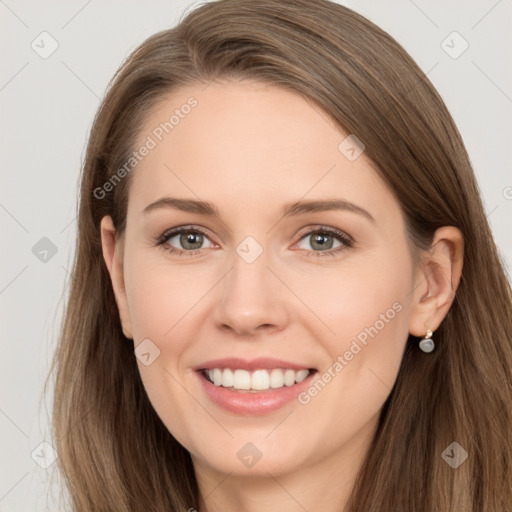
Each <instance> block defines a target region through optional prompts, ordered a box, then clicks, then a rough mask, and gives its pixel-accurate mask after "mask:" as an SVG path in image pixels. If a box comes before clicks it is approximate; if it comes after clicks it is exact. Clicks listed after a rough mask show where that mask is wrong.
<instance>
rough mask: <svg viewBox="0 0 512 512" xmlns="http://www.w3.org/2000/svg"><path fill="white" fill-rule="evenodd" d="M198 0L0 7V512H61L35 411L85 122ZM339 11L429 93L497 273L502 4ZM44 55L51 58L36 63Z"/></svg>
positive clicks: (506, 137)
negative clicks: (490, 242)
mask: <svg viewBox="0 0 512 512" xmlns="http://www.w3.org/2000/svg"><path fill="white" fill-rule="evenodd" d="M256 1H257V0H256ZM199 3H200V2H198V1H196V2H190V1H176V0H172V1H171V0H168V1H162V0H160V1H157V0H152V1H150V2H142V1H140V2H135V1H133V0H132V1H126V0H123V1H120V0H117V1H109V2H107V1H104V2H101V3H100V2H99V1H98V0H89V1H87V0H83V1H62V2H57V1H47V2H36V1H32V2H22V1H21V0H5V1H3V0H0V23H1V27H0V37H1V44H2V50H3V51H2V54H3V55H2V61H1V69H0V106H1V130H2V132H1V137H0V144H1V150H2V168H1V187H0V226H1V235H2V245H1V247H2V251H1V256H2V262H1V267H0V268H1V273H0V302H1V324H0V325H1V335H2V338H1V343H2V345H1V346H2V351H1V358H0V364H1V367H0V372H1V373H0V374H1V387H0V390H1V391H0V433H1V435H0V464H1V468H0V511H2V512H14V511H20V512H21V511H23V512H25V511H28V510H31V511H43V510H64V509H63V508H60V509H59V508H58V506H57V505H56V504H55V503H54V500H53V498H52V497H51V493H50V492H49V491H50V485H49V483H48V482H49V477H50V475H51V474H52V473H53V472H54V470H55V467H56V464H55V463H53V464H50V463H51V462H52V455H53V453H52V448H51V447H50V446H48V445H45V444H42V445H41V443H44V442H45V441H46V442H48V441H51V439H50V437H49V435H48V428H49V427H48V425H49V423H48V415H49V413H50V410H51V389H50V392H49V393H48V395H47V397H46V399H45V401H43V400H42V396H41V394H42V385H43V383H44V380H45V378H46V375H47V371H48V365H49V361H50V358H51V356H52V353H53V349H54V346H55V341H56V334H57V332H58V326H59V322H60V318H61V307H62V298H63V297H64V295H63V294H64V289H65V285H66V280H67V278H68V269H70V268H71V261H72V253H73V250H74V238H75V235H76V229H75V228H76V222H75V217H76V213H75V211H76V210H75V209H76V197H77V184H78V183H77V179H78V173H79V170H80V165H81V162H82V158H83V156H84V152H85V145H86V141H87V137H88V132H89V129H90V127H91V124H92V120H93V116H94V114H95V112H96V110H97V108H98V106H99V103H100V99H101V98H102V97H103V94H104V92H105V88H106V86H107V83H108V81H109V80H110V78H111V77H112V75H113V74H114V72H115V71H116V69H117V68H118V67H119V66H120V64H121V63H122V61H123V60H124V59H125V57H126V56H127V55H128V54H129V53H130V52H131V51H132V50H133V49H134V48H135V47H136V46H137V45H138V44H139V43H141V42H142V41H143V40H144V39H146V38H147V37H148V36H149V35H151V34H153V33H155V32H157V31H159V30H162V29H166V28H169V27H171V26H173V25H174V24H176V23H177V21H178V20H179V18H180V17H181V16H182V15H183V13H184V12H185V11H187V12H188V11H189V10H190V9H192V7H194V6H197V5H199ZM340 3H343V4H344V5H347V6H349V7H351V8H353V9H354V10H356V11H358V12H360V13H361V14H363V15H365V16H366V17H368V18H369V19H370V20H372V21H373V22H375V23H376V24H377V25H379V26H380V27H382V28H383V29H385V30H387V31H388V32H389V33H390V34H391V35H392V36H393V37H395V38H396V39H397V40H398V41H399V42H400V43H401V44H402V45H403V46H404V47H405V49H406V50H407V51H408V52H409V53H410V54H411V55H412V57H413V58H414V59H415V60H416V62H417V63H418V64H419V65H420V67H421V68H422V69H423V70H424V71H425V72H426V73H427V74H428V77H429V79H430V80H431V81H432V82H433V84H434V85H435V86H436V88H437V89H438V91H439V92H440V94H441V96H442V97H443V99H444V100H445V102H446V104H447V106H448V109H449V110H450V112H451V114H452V115H453V117H454V119H455V122H456V123H457V125H458V127H459V130H460V132H461V134H462V136H463V139H464V141H465V144H466V147H467V149H468V152H469V155H470V158H471V161H472V163H473V166H474V169H475V173H476V174H477V178H478V181H479V184H480V187H481V191H482V195H483V199H484V202H485V206H486V211H487V213H488V219H489V221H490V224H491V226H492V229H493V232H494V235H495V239H496V242H497V244H498V246H499V248H500V251H501V254H502V257H503V259H504V261H505V263H506V265H507V266H508V269H509V270H508V272H509V274H510V268H511V266H510V265H511V263H512V236H511V235H510V220H511V218H512V215H511V213H512V173H511V163H512V150H511V142H512V122H511V119H512V116H511V114H512V66H511V62H510V51H511V49H512V44H511V42H512V36H511V28H512V0H499V1H496V0H473V1H467V0H466V1H463V0H457V1H450V2H448V1H426V0H415V1H412V0H395V1H389V2H384V1H378V0H374V1H371V0H361V1H345V2H340ZM454 31H456V32H458V34H459V35H457V34H453V32H454ZM42 32H47V33H48V34H49V35H48V34H43V35H41V33H42ZM54 41H55V42H54ZM443 41H444V42H443ZM52 44H54V45H55V44H58V47H57V49H56V50H55V51H54V53H52V54H51V55H49V56H47V55H44V52H49V51H50V50H51V48H52V46H51V45H52ZM466 44H468V45H469V46H468V48H467V49H466V50H465V51H464V52H463V53H461V54H460V55H459V53H460V52H461V51H462V50H463V49H464V47H465V45H466ZM41 54H43V55H41ZM450 54H451V55H450ZM43 57H46V58H43ZM425 201H428V198H427V197H426V198H425ZM43 238H46V239H48V240H43V241H41V239H43ZM45 250H46V251H48V252H46V253H45V252H44V251H45ZM45 466H48V468H45Z"/></svg>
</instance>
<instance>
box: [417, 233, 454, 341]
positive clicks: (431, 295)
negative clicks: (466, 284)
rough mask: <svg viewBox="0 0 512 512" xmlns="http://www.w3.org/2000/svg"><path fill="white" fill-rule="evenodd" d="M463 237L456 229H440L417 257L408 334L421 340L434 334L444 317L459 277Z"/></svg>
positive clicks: (452, 298) (450, 303)
mask: <svg viewBox="0 0 512 512" xmlns="http://www.w3.org/2000/svg"><path fill="white" fill-rule="evenodd" d="M463 259H464V237H463V236H462V233H461V232H460V230H459V229H457V228H456V227H453V226H443V227H442V228H439V229H438V230H437V231H436V232H435V233H434V237H433V240H432V245H431V247H430V249H429V250H428V251H426V252H425V253H424V254H423V255H422V257H421V260H422V262H421V264H420V266H419V268H418V270H417V272H416V278H415V283H414V289H413V292H412V293H413V303H412V308H411V315H410V317H409V332H410V333H411V334H412V335H413V336H418V337H423V336H425V334H426V333H427V326H426V323H428V328H429V329H430V330H431V331H432V332H434V331H435V330H436V329H437V328H438V327H439V325H440V324H441V322H442V321H443V319H444V318H445V316H446V315H447V313H448V311H449V309H450V307H451V305H452V303H453V300H454V299H455V292H456V290H457V288H458V286H459V282H460V277H461V275H462V264H463Z"/></svg>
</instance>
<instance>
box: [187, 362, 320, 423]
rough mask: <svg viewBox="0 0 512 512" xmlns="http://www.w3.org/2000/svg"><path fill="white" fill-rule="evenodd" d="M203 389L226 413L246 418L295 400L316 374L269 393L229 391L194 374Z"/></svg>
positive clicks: (200, 375) (198, 374)
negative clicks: (241, 415)
mask: <svg viewBox="0 0 512 512" xmlns="http://www.w3.org/2000/svg"><path fill="white" fill-rule="evenodd" d="M196 373H197V376H198V377H199V380H200V381H201V384H202V385H203V389H204V390H205V392H206V394H207V395H208V397H209V398H210V400H211V401H212V402H214V403H215V404H217V405H218V406H220V407H222V408H223V409H226V410H227V411H230V412H234V413H236V414H243V415H247V416H259V415H262V414H267V413H270V412H274V411H277V410H278V409H280V408H281V407H284V406H285V405H286V404H288V403H289V402H291V401H292V400H293V399H294V398H297V396H298V395H299V393H301V392H303V391H304V390H305V389H306V388H307V387H308V386H310V384H311V380H312V378H313V377H314V375H315V374H316V373H317V372H311V373H310V374H309V375H308V376H307V377H306V378H305V379H304V380H303V381H302V382H299V383H296V384H294V385H293V386H283V387H282V388H278V389H271V390H269V391H258V392H256V393H253V392H250V393H249V392H243V391H231V390H230V389H228V388H224V387H222V386H216V385H215V384H213V383H212V382H210V381H209V380H207V379H206V377H204V376H203V375H202V373H201V372H200V371H198V372H196Z"/></svg>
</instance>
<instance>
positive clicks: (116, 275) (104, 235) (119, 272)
mask: <svg viewBox="0 0 512 512" xmlns="http://www.w3.org/2000/svg"><path fill="white" fill-rule="evenodd" d="M100 231H101V245H102V251H103V259H104V260H105V264H106V266H107V269H108V272H109V274H110V279H111V282H112V288H113V290H114V296H115V300H116V304H117V309H118V310H119V318H120V321H121V326H122V328H123V334H124V335H125V336H126V337H127V338H129V339H132V338H133V336H132V326H131V320H130V314H129V310H128V301H127V298H126V289H125V285H124V276H123V264H122V260H121V257H120V251H121V249H122V246H121V243H120V241H119V240H118V239H117V237H116V229H115V226H114V223H113V221H112V218H111V217H110V216H108V215H107V216H105V217H103V219H101V225H100Z"/></svg>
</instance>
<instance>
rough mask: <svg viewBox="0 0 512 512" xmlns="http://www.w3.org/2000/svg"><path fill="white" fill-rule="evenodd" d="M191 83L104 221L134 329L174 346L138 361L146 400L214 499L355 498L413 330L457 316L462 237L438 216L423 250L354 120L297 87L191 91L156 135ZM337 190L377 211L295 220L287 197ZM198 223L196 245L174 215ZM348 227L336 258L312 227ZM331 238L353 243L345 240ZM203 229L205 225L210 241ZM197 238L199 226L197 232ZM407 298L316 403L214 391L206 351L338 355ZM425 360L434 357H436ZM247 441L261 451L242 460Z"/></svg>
mask: <svg viewBox="0 0 512 512" xmlns="http://www.w3.org/2000/svg"><path fill="white" fill-rule="evenodd" d="M190 96H194V97H195V98H196V99H197V100H198V105H197V107H195V109H193V110H192V112H191V113H190V114H189V115H188V116H186V117H185V118H184V119H182V120H180V123H179V125H177V126H176V127H175V128H174V129H173V130H172V131H171V132H169V134H167V135H166V136H165V137H164V138H163V140H162V142H160V143H159V144H158V145H157V146H156V147H155V148H154V149H152V150H151V151H150V152H149V154H148V155H147V156H146V157H145V158H144V159H143V160H142V161H141V162H140V163H139V164H138V165H137V167H136V168H135V169H134V170H133V171H132V175H131V179H132V182H131V185H130V192H129V201H128V214H127V228H126V232H125V233H123V236H116V232H115V229H114V226H113V224H112V220H111V218H110V217H105V218H104V219H103V220H102V223H101V234H102V244H103V254H104V259H105V262H106V265H107V267H108V270H109V272H110V275H111V278H112V285H113V288H114V292H115V297H116V302H117V305H118V309H119V313H120V318H121V323H122V326H123V332H124V334H125V336H127V337H128V338H130V339H133V340H134V346H135V347H137V346H138V345H139V344H140V343H141V342H142V341H143V340H145V339H148V338H149V339H150V340H151V341H152V342H153V343H154V344H155V345H156V346H157V347H158V348H159V350H160V355H159V357H157V358H156V359H155V360H154V362H153V363H152V364H150V365H149V366H145V365H143V364H141V362H140V361H139V360H138V365H139V369H140V374H141V377H142V379H143V383H144V386H145V388H146V390H147V393H148V396H149V399H150V401H151V403H152V405H153V407H154V408H155V410H156V412H157V413H158V415H159V416H160V418H161V419H162V421H163V422H164V424H165V425H166V426H167V428H168V429H169V431H170V432H171V433H172V435H173V436H174V437H175V438H176V439H177V440H178V441H179V442H180V443H181V444H182V445H183V446H185V447H186V448H187V450H188V451H189V452H190V454H191V456H192V460H193V463H194V468H195V472H196V475H197V479H198V484H199V488H200V491H201V495H202V496H206V498H205V500H204V502H203V503H202V505H201V510H202V511H203V510H208V511H217V510H219V511H221V510H222V511H228V512H229V511H231V510H233V511H235V510H237V511H238V510H244V511H248V512H250V511H261V510H266V511H269V512H272V511H274V510H276V511H277V510H279V511H282V510H287V511H295V510H297V511H299V510H300V511H303V510H304V509H306V510H323V511H334V510H340V505H341V504H343V503H345V502H346V500H347V497H348V493H349V492H350V490H351V488H352V486H353V483H354V479H355V476H356V471H357V469H358V467H359V465H360V464H361V462H362V460H363V457H364V455H365V453H366V451H367V450H368V446H369V443H370V441H371V439H372V436H373V434H374V432H375V428H376V424H377V420H378V415H379V412H380V410H381V408H382V405H383V404H384V402H385V400H386V398H387V397H388V395H389V393H390V391H391V388H392V386H393V384H394V382H395V379H396V376H397V373H398V369H399V366H400V362H401V358H402V354H403V351H404V347H405V343H406V341H407V337H408V335H409V333H411V334H413V335H415V336H424V335H425V333H426V322H428V324H429V326H430V328H431V330H432V331H434V336H433V338H434V340H435V330H436V329H437V327H438V326H439V324H440V323H441V322H442V320H443V318H444V317H445V316H446V314H447V312H448V310H449V308H450V306H451V304H452V301H453V299H454V293H455V290H456V289H457V286H458V283H459V279H460V275H461V270H462V253H463V239H462V235H461V233H460V231H458V230H457V229H456V228H454V227H450V226H447V227H443V228H440V229H439V230H438V231H437V232H436V234H435V237H434V240H433V244H432V249H431V250H429V251H424V252H422V253H421V263H420V264H419V265H417V266H416V267H415V266H414V265H413V259H412V254H413V253H412V251H413V249H412V248H411V247H410V245H409V242H408V240H407V238H406V235H405V224H404V218H403V215H402V212H401V209H400V205H399V203H398V202H397V200H396V199H395V197H394V196H393V194H392V192H391V191H390V190H389V189H388V188H387V186H386V185H385V183H384V182H383V180H382V179H381V178H380V177H379V175H378V174H377V172H376V171H375V168H374V165H373V164H372V163H371V162H370V161H369V160H368V159H366V157H365V154H364V153H363V154H362V155H361V156H360V157H359V158H357V159H356V160H355V161H353V162H351V161H349V160H348V159H347V158H346V157H345V156H344V154H342V153H341V152H340V151H339V150H338V146H339V144H340V142H341V141H342V140H343V139H344V138H345V137H346V136H347V135H348V134H346V133H343V132H342V131H341V130H340V129H339V128H337V127H336V126H335V125H334V124H333V123H332V122H331V121H330V120H329V119H328V116H327V115H326V114H325V112H323V111H322V110H321V109H319V108H318V107H317V106H315V105H313V104H312V103H310V102H307V101H306V100H304V99H303V98H301V97H300V96H298V95H296V94H294V93H291V92H289V91H286V90H284V89H280V88H278V87H275V86H269V85H265V84H262V83H258V82H254V81H224V82H214V83H212V84H210V85H209V86H208V87H207V88H205V87H204V84H201V85H199V84H198V85H197V86H188V87H186V88H182V89H178V90H176V91H174V92H173V93H172V94H170V95H168V96H167V97H166V98H165V99H164V100H163V101H162V102H161V103H160V104H159V105H158V106H157V107H156V108H155V109H154V110H153V111H152V112H151V113H150V116H149V117H148V119H147V122H146V124H145V126H144V127H143V129H142V130H141V134H140V137H139V140H140V141H144V140H145V139H146V137H147V135H148V134H151V132H152V130H153V129H154V128H155V127H156V126H158V125H159V124H160V123H161V122H163V121H165V120H166V119H168V118H169V112H172V111H173V110H174V109H176V108H179V106H180V105H183V104H184V103H186V101H187V99H188V98H189V97H190ZM164 196H173V197H178V198H189V199H201V200H206V201H208V202H210V203H213V204H214V205H215V206H216V207H217V208H218V210H219V212H220V218H214V217H209V216H206V215H203V214H197V213H190V212H183V211H178V210H175V209H170V208H169V209H158V210H154V211H152V212H151V213H149V214H143V213H142V211H143V210H144V208H145V207H146V206H147V205H149V204H150V203H152V202H154V201H156V200H158V199H160V198H162V197H164ZM327 198H330V199H332V198H336V199H344V200H346V201H350V202H351V203H354V204H356V205H358V206H360V207H361V208H364V209H365V210H367V211H368V212H369V213H370V214H371V215H372V216H373V217H374V219H375V222H371V221H370V220H368V219H367V218H366V217H365V216H363V215H360V214H357V213H355V212H351V211H323V212H315V213H305V214H303V215H300V216H297V217H289V218H282V217H281V215H280V210H281V208H282V206H283V204H285V203H288V202H294V201H299V200H313V199H327ZM191 224H192V225H194V226H199V227H202V228H204V229H205V230H206V231H207V232H208V236H207V237H204V238H203V243H202V245H200V244H201V240H200V239H199V241H198V242H193V243H195V245H185V246H184V245H182V244H180V237H179V236H177V237H173V238H171V239H170V240H169V241H167V243H166V246H167V247H169V245H172V246H173V247H174V248H176V249H181V250H182V251H186V250H188V251H191V250H192V249H193V248H195V247H201V249H200V253H199V254H197V255H193V256H187V255H184V256H180V255H177V254H172V253H169V252H168V251H167V250H166V249H165V246H163V245H161V246H158V245H156V240H157V239H158V237H159V236H160V235H162V234H163V233H165V232H166V231H168V230H169V229H171V228H174V227H180V226H189V225H191ZM319 226H327V227H334V228H337V229H339V230H341V231H342V232H344V233H346V234H347V235H349V236H350V237H352V238H353V239H354V240H355V243H354V245H353V246H352V247H347V246H345V247H344V248H343V249H342V250H341V251H340V252H338V253H336V254H335V255H334V256H322V257H316V255H315V253H320V252H322V251H323V250H325V249H322V248H321V247H319V244H315V237H314V235H313V236H312V235H311V231H312V230H314V229H316V228H317V227H319ZM326 235H327V236H328V239H327V241H328V243H332V244H333V246H332V247H331V248H334V249H336V248H337V247H340V246H342V247H343V245H344V244H343V242H340V241H338V240H337V239H336V238H330V237H329V233H327V234H326ZM247 236H251V237H253V238H254V239H255V240H256V241H257V242H258V244H259V245H260V246H261V248H262V249H263V252H262V254H261V255H260V256H259V257H258V258H257V259H256V260H255V261H254V262H253V263H250V264H249V263H247V262H246V261H245V260H244V259H243V258H242V257H240V256H239V255H238V254H237V252H236V248H237V246H238V245H239V244H240V242H242V241H243V240H244V239H245V238H246V237H247ZM196 240H197V239H196ZM185 243H186V239H185ZM397 302H398V303H399V304H400V305H401V310H400V312H398V313H396V315H395V316H394V318H393V319H392V320H389V321H388V322H386V323H385V326H384V328H382V329H380V330H379V332H378V334H377V335H375V336H374V337H373V338H369V340H368V343H367V345H366V346H364V347H363V348H362V350H361V351H360V352H358V353H357V355H355V356H354V357H353V359H352V360H350V361H348V363H347V364H346V366H345V367H344V368H343V370H342V371H341V372H339V373H337V374H336V376H335V377H334V378H332V379H331V381H330V382H329V383H328V384H327V385H326V386H325V387H324V388H323V390H322V391H321V392H320V393H318V394H317V395H316V396H314V397H313V398H311V400H310V402H309V403H308V404H307V405H303V404H300V403H299V402H298V401H296V400H293V401H292V402H291V403H289V404H288V405H286V406H285V407H283V408H281V409H279V410H278V411H275V412H273V413H269V414H266V415H262V416H258V417H251V416H241V415H237V414H234V413H231V412H228V411H224V410H223V409H220V408H219V407H218V406H216V405H215V404H213V403H212V402H210V400H209V399H208V397H207V396H206V395H205V394H204V392H203V390H202V387H201V386H200V382H199V381H198V379H197V376H196V375H195V374H194V372H193V371H192V368H193V367H195V366H196V365H198V364H200V363H202V362H205V361H208V360H211V359H216V358H220V357H230V356H240V357H243V358H246V359H252V358H255V357H262V356H268V357H275V358H280V359H285V360H288V361H292V362H296V363H301V364H304V365H305V366H306V367H314V368H317V369H319V370H320V373H322V372H323V371H327V370H328V368H329V367H332V365H333V363H334V362H335V361H336V360H337V357H338V356H339V355H343V354H344V353H345V352H346V351H347V350H348V349H349V348H350V345H351V343H352V341H353V340H354V339H355V338H356V336H357V335H358V334H359V333H361V332H362V331H364V329H365V328H367V327H370V326H373V325H375V324H376V321H377V320H379V318H381V317H380V315H381V314H385V312H386V311H387V310H389V309H390V308H391V307H392V305H393V304H394V303H397ZM424 357H429V355H428V354H425V356H424ZM248 442H251V443H253V444H254V445H256V446H257V448H258V449H259V451H260V452H261V455H262V456H261V459H260V460H259V461H258V462H257V463H256V464H255V465H254V466H252V467H251V468H248V467H246V466H245V465H244V464H242V463H241V461H240V460H239V458H238V457H237V452H238V451H239V450H240V449H241V448H242V447H243V446H244V445H245V444H246V443H248Z"/></svg>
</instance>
